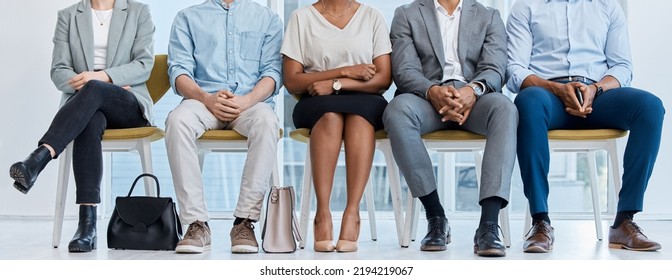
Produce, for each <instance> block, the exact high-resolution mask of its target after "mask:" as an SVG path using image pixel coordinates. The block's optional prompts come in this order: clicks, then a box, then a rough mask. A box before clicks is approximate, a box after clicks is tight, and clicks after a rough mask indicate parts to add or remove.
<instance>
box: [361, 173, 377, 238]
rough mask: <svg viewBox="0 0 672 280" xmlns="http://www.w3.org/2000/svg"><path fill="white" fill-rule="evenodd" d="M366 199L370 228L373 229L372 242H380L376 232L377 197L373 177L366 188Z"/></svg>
mask: <svg viewBox="0 0 672 280" xmlns="http://www.w3.org/2000/svg"><path fill="white" fill-rule="evenodd" d="M364 199H365V200H366V210H367V212H369V227H370V228H371V240H373V241H376V240H378V233H377V231H376V207H375V206H374V205H375V201H374V200H375V196H373V183H371V176H369V180H368V182H366V187H364Z"/></svg>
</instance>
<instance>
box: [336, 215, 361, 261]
mask: <svg viewBox="0 0 672 280" xmlns="http://www.w3.org/2000/svg"><path fill="white" fill-rule="evenodd" d="M344 225H345V219H343V222H342V223H341V233H340V234H341V235H343V226H344ZM359 225H360V220H359V217H358V218H357V222H356V227H357V238H359ZM357 249H359V248H358V246H357V240H355V241H350V240H344V239H340V238H339V239H338V242H337V243H336V251H337V252H340V253H349V252H356V251H357Z"/></svg>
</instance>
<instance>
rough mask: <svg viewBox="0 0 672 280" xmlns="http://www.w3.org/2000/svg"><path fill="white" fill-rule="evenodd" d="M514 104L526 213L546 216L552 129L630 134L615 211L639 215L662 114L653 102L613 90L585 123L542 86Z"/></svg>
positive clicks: (632, 90)
mask: <svg viewBox="0 0 672 280" xmlns="http://www.w3.org/2000/svg"><path fill="white" fill-rule="evenodd" d="M515 104H516V107H517V108H518V114H519V125H518V151H517V154H518V162H519V164H520V173H521V175H522V179H523V186H524V191H525V196H526V197H527V199H528V201H529V203H530V212H531V214H536V213H542V212H548V193H549V189H548V179H547V178H548V166H549V161H550V155H549V147H548V130H551V129H598V128H612V129H621V130H629V131H630V134H629V137H628V144H627V146H626V148H625V155H624V158H623V169H624V172H623V184H622V189H621V191H620V193H619V194H618V211H619V212H620V211H636V212H639V211H642V207H643V200H644V192H645V191H646V186H647V184H648V182H649V178H650V177H651V172H652V171H653V166H654V164H655V162H656V156H657V154H658V148H659V146H660V137H661V130H662V127H663V118H664V115H665V108H663V103H662V102H661V100H660V99H659V98H658V97H656V96H655V95H653V94H651V93H649V92H646V91H643V90H639V89H635V88H627V87H624V88H617V89H612V90H609V91H606V92H604V93H603V94H602V95H600V96H599V97H597V98H595V100H594V102H593V112H592V113H591V114H589V115H588V117H587V118H585V119H584V118H579V117H575V116H572V115H570V114H568V113H567V112H565V105H564V104H563V103H562V101H561V100H560V98H558V97H556V96H555V95H553V94H552V93H551V92H549V91H548V90H546V89H544V88H541V87H529V88H526V89H524V90H522V91H521V92H520V93H519V94H518V96H517V97H516V99H515Z"/></svg>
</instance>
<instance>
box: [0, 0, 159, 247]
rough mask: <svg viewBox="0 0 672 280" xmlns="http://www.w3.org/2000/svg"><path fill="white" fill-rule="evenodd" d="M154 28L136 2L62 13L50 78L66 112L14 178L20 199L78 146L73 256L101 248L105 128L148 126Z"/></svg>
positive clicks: (106, 2) (84, 5) (90, 1)
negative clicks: (98, 235)
mask: <svg viewBox="0 0 672 280" xmlns="http://www.w3.org/2000/svg"><path fill="white" fill-rule="evenodd" d="M153 36H154V24H153V23H152V20H151V17H150V13H149V9H148V7H147V5H145V4H141V3H137V2H135V1H133V0H116V1H115V0H82V1H81V2H80V3H77V4H74V5H72V6H70V7H68V8H66V9H64V10H61V11H59V12H58V22H57V24H56V31H55V34H54V51H53V57H52V66H51V79H52V81H53V82H54V84H55V85H56V87H57V88H58V89H59V90H60V91H62V92H63V95H62V102H61V108H60V109H59V111H58V113H56V116H55V117H54V120H53V121H52V123H51V126H50V127H49V129H48V130H47V132H46V133H45V134H44V136H43V137H42V139H40V140H39V142H38V148H37V149H36V150H35V151H33V152H32V153H31V154H30V155H29V156H28V157H27V158H26V159H25V160H23V161H20V162H17V163H15V164H13V165H12V166H11V167H10V169H9V173H10V176H11V177H12V179H14V181H15V182H14V187H15V188H16V189H17V190H19V191H21V192H22V193H28V191H29V190H30V189H31V188H32V186H33V185H34V184H35V180H36V179H37V175H38V174H39V173H40V172H41V171H42V169H44V167H45V166H46V165H47V163H48V162H49V161H50V160H51V159H52V158H55V157H56V156H58V155H59V154H60V153H61V152H63V150H64V149H65V148H66V146H67V145H68V144H69V143H70V142H72V141H73V140H74V144H73V163H72V165H73V170H74V175H75V182H76V184H77V199H76V200H77V201H76V203H77V204H79V205H80V206H79V224H78V227H77V231H76V233H75V235H74V237H73V239H72V240H71V241H70V243H69V245H68V250H69V251H70V252H90V251H91V250H93V249H96V205H97V204H98V203H100V182H101V178H102V169H103V160H102V148H101V143H100V142H101V140H102V135H103V131H104V130H105V129H106V128H129V127H138V126H149V125H150V121H151V120H152V111H151V106H152V100H151V97H150V96H149V92H148V91H147V87H146V86H145V81H147V79H148V78H149V74H150V72H151V70H152V66H153V65H154V55H153V50H152V48H153Z"/></svg>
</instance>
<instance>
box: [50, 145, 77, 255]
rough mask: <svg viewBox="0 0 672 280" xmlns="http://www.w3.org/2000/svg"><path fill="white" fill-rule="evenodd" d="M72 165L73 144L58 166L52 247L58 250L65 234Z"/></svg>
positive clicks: (67, 148)
mask: <svg viewBox="0 0 672 280" xmlns="http://www.w3.org/2000/svg"><path fill="white" fill-rule="evenodd" d="M71 163H72V143H70V144H68V146H67V147H66V148H65V151H64V152H63V153H61V159H60V161H59V166H58V183H57V186H56V207H55V212H54V230H53V233H52V239H51V245H52V246H53V247H54V248H58V245H60V243H61V233H62V232H63V216H64V215H65V200H66V198H67V195H68V181H69V180H70V166H71Z"/></svg>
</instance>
